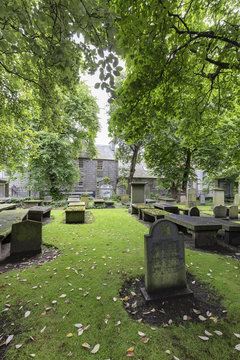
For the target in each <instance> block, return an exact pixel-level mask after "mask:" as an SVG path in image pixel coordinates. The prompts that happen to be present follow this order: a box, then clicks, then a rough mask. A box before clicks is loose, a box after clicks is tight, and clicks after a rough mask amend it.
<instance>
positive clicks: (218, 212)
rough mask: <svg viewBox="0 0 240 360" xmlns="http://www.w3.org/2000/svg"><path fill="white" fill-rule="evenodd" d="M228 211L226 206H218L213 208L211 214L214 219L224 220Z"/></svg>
mask: <svg viewBox="0 0 240 360" xmlns="http://www.w3.org/2000/svg"><path fill="white" fill-rule="evenodd" d="M227 212H228V209H227V207H226V206H223V205H218V206H214V208H213V213H214V217H215V218H226V217H227Z"/></svg>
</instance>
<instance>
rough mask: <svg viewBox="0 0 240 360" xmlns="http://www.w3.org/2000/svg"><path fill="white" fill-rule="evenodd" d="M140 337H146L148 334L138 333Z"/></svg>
mask: <svg viewBox="0 0 240 360" xmlns="http://www.w3.org/2000/svg"><path fill="white" fill-rule="evenodd" d="M138 335H139V336H141V337H144V336H146V334H144V333H143V332H141V331H138Z"/></svg>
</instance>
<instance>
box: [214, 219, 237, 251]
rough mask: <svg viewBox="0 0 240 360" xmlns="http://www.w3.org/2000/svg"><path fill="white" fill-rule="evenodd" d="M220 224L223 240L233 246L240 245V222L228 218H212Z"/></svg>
mask: <svg viewBox="0 0 240 360" xmlns="http://www.w3.org/2000/svg"><path fill="white" fill-rule="evenodd" d="M213 220H214V221H215V222H216V223H218V224H220V225H221V226H222V229H223V230H225V232H224V241H225V243H226V244H230V245H233V246H236V245H240V224H238V223H235V222H233V221H229V220H223V219H213Z"/></svg>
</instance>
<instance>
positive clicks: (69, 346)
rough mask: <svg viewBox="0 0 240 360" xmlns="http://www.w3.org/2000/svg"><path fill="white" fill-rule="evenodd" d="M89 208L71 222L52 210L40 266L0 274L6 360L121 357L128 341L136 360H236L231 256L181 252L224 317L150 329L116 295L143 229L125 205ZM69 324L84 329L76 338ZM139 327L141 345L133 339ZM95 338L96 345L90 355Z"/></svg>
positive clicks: (140, 266)
mask: <svg viewBox="0 0 240 360" xmlns="http://www.w3.org/2000/svg"><path fill="white" fill-rule="evenodd" d="M91 212H92V214H93V215H94V218H95V221H94V222H93V223H91V224H80V225H72V224H65V219H64V212H63V211H60V210H55V211H52V215H53V216H54V221H53V222H52V223H50V224H48V225H46V226H44V227H43V241H44V243H45V244H46V243H47V244H51V245H54V246H56V247H58V249H59V250H61V251H62V254H61V255H60V256H59V257H58V258H56V259H55V260H53V261H51V262H49V263H45V264H44V265H39V266H32V267H27V268H25V269H23V270H15V271H10V272H8V273H5V274H2V275H0V288H1V292H0V300H1V309H0V311H3V310H5V309H9V310H8V311H3V312H1V317H2V323H4V322H6V323H7V325H6V326H5V327H4V328H3V329H2V331H1V333H3V338H2V339H1V341H0V343H2V342H3V341H5V339H6V338H7V336H9V335H14V338H13V339H12V341H11V342H10V343H9V346H8V349H7V351H6V353H5V358H6V359H7V360H27V359H31V358H33V357H34V358H35V359H39V360H59V359H67V358H71V359H76V360H85V359H86V360H87V359H97V360H107V359H111V360H119V359H126V358H127V356H126V351H127V349H129V348H130V347H133V348H134V355H135V356H134V358H135V359H141V360H158V359H161V360H164V359H174V356H175V359H177V358H178V359H180V360H204V359H222V360H228V359H229V360H230V359H231V360H235V359H236V360H237V359H239V355H240V352H239V351H237V350H236V349H235V346H236V345H237V344H239V343H240V339H239V338H237V337H236V336H235V335H234V333H237V334H239V333H240V274H239V268H240V266H239V265H240V264H239V263H238V262H237V261H235V260H232V259H229V258H227V257H225V256H221V255H215V254H209V253H201V252H198V251H190V250H186V264H187V270H188V271H190V272H191V273H192V274H194V275H196V277H197V279H199V280H201V281H204V282H207V283H209V284H210V285H211V287H212V288H214V289H215V291H216V292H217V293H219V294H220V295H222V296H223V300H222V304H223V306H225V307H226V309H227V315H226V317H225V318H224V319H222V320H219V321H218V322H217V323H215V322H214V321H212V320H210V319H209V320H207V321H205V322H199V323H197V324H193V323H191V324H188V326H186V327H185V328H181V327H176V326H174V323H173V324H172V325H170V326H169V327H167V328H156V327H155V329H152V328H151V326H150V325H144V324H142V323H139V322H137V321H134V320H132V319H131V318H130V317H129V316H128V315H127V312H126V311H125V310H124V307H123V303H122V301H121V300H120V295H119V291H120V290H121V287H122V285H123V282H124V280H125V279H126V278H127V279H128V278H131V277H139V276H141V275H143V274H144V259H143V238H144V234H146V233H148V229H147V228H146V227H145V226H144V225H142V224H141V223H139V222H137V221H136V219H135V217H133V216H131V215H129V214H128V212H127V210H126V209H113V210H112V209H107V210H106V209H104V210H91ZM209 274H211V276H209ZM29 312H30V313H29ZM25 315H28V316H27V317H25ZM75 324H82V325H83V328H86V329H85V330H84V331H83V333H82V334H81V335H80V336H78V328H77V327H76V326H75ZM205 330H208V331H209V332H211V333H213V331H214V330H219V331H221V332H222V336H218V335H217V334H215V333H213V334H214V335H213V336H209V340H208V341H203V340H201V339H200V338H199V337H198V336H199V335H201V336H204V335H205V334H204V331H205ZM139 331H141V332H143V333H145V334H146V337H148V338H149V341H148V343H143V342H142V341H141V337H140V336H139V334H138V332H139ZM80 332H81V331H80ZM84 343H87V344H89V345H90V349H87V348H84V347H83V346H82V344H84ZM97 344H100V348H99V350H98V351H97V353H95V354H93V353H91V350H92V349H93V348H94V346H95V345H97ZM16 345H22V346H21V347H19V348H18V349H17V348H16ZM166 350H170V351H171V354H170V355H169V354H167V353H166V352H165V351H166ZM34 355H35V356H34Z"/></svg>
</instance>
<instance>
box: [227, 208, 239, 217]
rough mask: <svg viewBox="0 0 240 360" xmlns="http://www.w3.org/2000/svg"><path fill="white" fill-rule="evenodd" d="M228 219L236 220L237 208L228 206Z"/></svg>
mask: <svg viewBox="0 0 240 360" xmlns="http://www.w3.org/2000/svg"><path fill="white" fill-rule="evenodd" d="M228 216H229V219H238V206H236V205H232V206H229V215H228Z"/></svg>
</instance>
